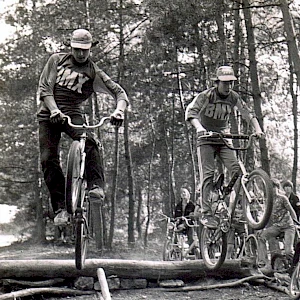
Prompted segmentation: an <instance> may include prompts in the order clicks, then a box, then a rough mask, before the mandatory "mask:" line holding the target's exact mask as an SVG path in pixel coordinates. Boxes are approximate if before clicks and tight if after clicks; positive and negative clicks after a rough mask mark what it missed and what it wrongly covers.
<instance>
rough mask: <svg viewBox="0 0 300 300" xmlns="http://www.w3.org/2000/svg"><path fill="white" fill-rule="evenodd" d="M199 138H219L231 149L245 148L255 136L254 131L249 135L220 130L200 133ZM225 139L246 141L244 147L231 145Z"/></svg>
mask: <svg viewBox="0 0 300 300" xmlns="http://www.w3.org/2000/svg"><path fill="white" fill-rule="evenodd" d="M199 138H200V139H203V138H220V139H221V140H222V141H223V142H224V144H225V145H226V147H228V148H229V149H232V150H247V149H248V148H249V147H250V145H251V143H252V141H253V139H254V138H257V136H256V134H255V133H252V134H251V135H249V134H231V133H220V132H212V131H208V132H206V133H205V134H203V135H201V136H200V137H199ZM227 139H231V140H248V143H247V145H246V146H245V147H234V146H233V145H231V144H230V143H229V142H228V140H227Z"/></svg>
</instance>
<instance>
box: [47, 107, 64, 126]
mask: <svg viewBox="0 0 300 300" xmlns="http://www.w3.org/2000/svg"><path fill="white" fill-rule="evenodd" d="M64 116H65V115H64V114H63V113H62V112H61V111H60V110H59V109H54V110H52V111H51V115H50V122H51V123H52V124H58V123H61V122H62V121H63V118H64Z"/></svg>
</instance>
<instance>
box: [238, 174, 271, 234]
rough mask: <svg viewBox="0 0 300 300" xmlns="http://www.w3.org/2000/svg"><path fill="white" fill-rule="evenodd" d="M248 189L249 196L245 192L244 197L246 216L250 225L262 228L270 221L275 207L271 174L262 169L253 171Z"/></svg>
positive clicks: (247, 184)
mask: <svg viewBox="0 0 300 300" xmlns="http://www.w3.org/2000/svg"><path fill="white" fill-rule="evenodd" d="M246 189H247V191H248V197H247V195H246V194H245V193H244V195H243V199H242V206H243V212H244V216H245V218H246V220H247V222H248V224H249V225H250V227H252V228H253V229H255V230H259V229H262V228H264V227H265V226H266V225H267V223H268V222H269V219H270V216H271V213H272V207H273V188H272V182H271V180H270V177H269V175H268V174H267V173H266V172H265V171H263V170H261V169H256V170H254V171H252V172H251V173H250V174H249V177H248V181H247V183H246Z"/></svg>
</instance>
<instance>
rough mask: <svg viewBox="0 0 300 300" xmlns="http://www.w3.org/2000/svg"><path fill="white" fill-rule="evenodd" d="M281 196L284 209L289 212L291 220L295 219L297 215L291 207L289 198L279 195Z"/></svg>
mask: <svg viewBox="0 0 300 300" xmlns="http://www.w3.org/2000/svg"><path fill="white" fill-rule="evenodd" d="M281 196H282V198H283V199H284V206H285V207H286V209H287V210H288V211H289V212H290V215H291V217H292V219H293V220H297V215H296V212H295V210H294V209H293V207H292V205H291V203H290V201H289V199H288V198H287V197H286V196H285V195H281Z"/></svg>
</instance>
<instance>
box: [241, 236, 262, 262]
mask: <svg viewBox="0 0 300 300" xmlns="http://www.w3.org/2000/svg"><path fill="white" fill-rule="evenodd" d="M242 255H243V258H247V259H249V260H251V264H252V266H254V267H256V266H257V265H258V241H257V238H256V236H255V235H254V234H249V235H248V236H247V238H246V240H245V245H244V249H243V253H242Z"/></svg>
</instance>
